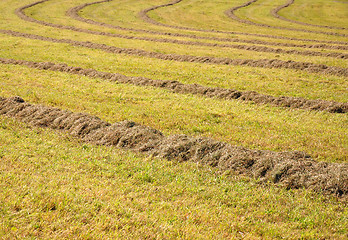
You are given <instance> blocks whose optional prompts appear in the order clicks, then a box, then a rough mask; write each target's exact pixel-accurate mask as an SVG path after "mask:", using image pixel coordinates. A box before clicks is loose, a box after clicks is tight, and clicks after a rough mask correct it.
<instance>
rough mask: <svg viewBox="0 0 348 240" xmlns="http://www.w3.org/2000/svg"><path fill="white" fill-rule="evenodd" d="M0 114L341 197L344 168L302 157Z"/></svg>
mask: <svg viewBox="0 0 348 240" xmlns="http://www.w3.org/2000/svg"><path fill="white" fill-rule="evenodd" d="M0 114H2V115H5V116H8V117H13V118H15V119H17V120H19V121H23V122H25V123H28V124H30V125H32V126H38V127H48V128H52V129H59V130H63V131H65V132H67V133H69V134H71V135H73V136H76V137H79V138H81V139H82V140H83V141H86V142H89V143H93V144H102V145H109V146H116V147H119V148H125V149H131V150H134V151H138V152H142V153H146V154H150V155H152V156H158V157H161V158H165V159H168V160H176V161H193V162H199V163H202V164H207V165H210V166H214V167H217V168H218V169H220V170H222V171H226V170H228V171H232V172H233V173H235V174H243V175H245V176H249V177H252V178H257V179H260V180H261V181H269V182H273V183H275V184H279V185H281V186H283V187H285V188H287V189H298V188H308V189H312V190H313V191H317V192H322V193H324V194H334V195H337V196H342V197H346V196H347V194H348V164H347V163H325V162H316V161H314V160H313V159H312V158H310V157H309V156H308V155H306V154H305V153H303V152H296V151H294V152H272V151H262V150H250V149H246V148H243V147H238V146H232V145H229V144H226V143H223V142H219V141H215V140H211V139H208V138H194V137H190V136H187V135H172V136H168V137H167V136H164V135H163V134H162V133H161V132H160V131H158V130H156V129H153V128H150V127H147V126H142V125H139V124H137V123H134V122H131V121H123V122H118V123H114V124H110V123H107V122H105V121H103V120H101V119H99V118H98V117H95V116H91V115H88V114H83V113H73V112H70V111H66V110H60V109H58V108H53V107H47V106H42V105H32V104H29V103H26V102H25V101H24V100H23V99H22V98H20V97H12V98H2V97H0Z"/></svg>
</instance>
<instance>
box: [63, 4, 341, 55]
mask: <svg viewBox="0 0 348 240" xmlns="http://www.w3.org/2000/svg"><path fill="white" fill-rule="evenodd" d="M111 1H112V0H103V1H98V2H91V3H84V4H82V5H79V6H76V7H73V8H70V9H69V10H68V11H67V12H66V14H67V16H69V17H71V18H73V19H75V20H78V21H81V22H85V23H88V24H93V25H97V26H102V27H108V28H112V29H118V30H123V31H133V32H142V33H146V34H153V35H162V36H173V37H185V38H191V39H205V40H214V41H218V42H239V43H250V44H261V45H270V46H282V47H298V48H322V49H339V50H348V47H347V46H340V45H327V44H314V45H309V44H308V45H307V44H294V43H281V42H268V41H262V40H258V39H251V40H247V39H235V38H233V39H232V38H219V37H203V36H197V35H189V34H182V33H171V32H157V31H152V30H146V29H137V28H125V27H121V26H117V25H112V24H108V23H104V22H98V21H95V20H92V19H87V18H83V17H81V16H80V15H79V11H81V10H82V9H84V8H86V7H88V6H92V5H96V4H101V3H106V2H111ZM163 41H165V40H163ZM171 42H174V43H176V42H177V41H175V40H174V41H171ZM182 42H183V41H182ZM190 43H191V42H190ZM183 44H184V42H183ZM194 44H195V43H194ZM213 45H214V46H217V45H218V44H213ZM222 46H224V44H222V45H221V47H222ZM226 46H228V45H226ZM237 46H238V45H237ZM276 50H278V49H276Z"/></svg>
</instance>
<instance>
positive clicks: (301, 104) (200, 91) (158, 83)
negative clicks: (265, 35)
mask: <svg viewBox="0 0 348 240" xmlns="http://www.w3.org/2000/svg"><path fill="white" fill-rule="evenodd" d="M0 63H1V64H12V65H23V66H27V67H30V68H36V69H43V70H51V71H59V72H67V73H72V74H78V75H83V76H87V77H91V78H102V79H104V80H109V81H116V82H118V83H125V84H133V85H137V86H151V87H159V88H164V89H168V90H170V91H172V92H175V93H184V94H186V93H189V94H196V95H202V96H204V97H216V98H220V99H226V100H235V99H238V100H241V101H252V102H254V103H258V104H271V105H273V106H278V107H289V108H298V109H307V110H317V111H327V112H331V113H347V112H348V103H340V102H333V101H325V100H309V99H304V98H299V97H285V96H282V97H274V96H271V95H265V94H261V93H257V92H255V91H244V92H242V91H238V90H234V89H224V88H212V87H206V86H202V85H199V84H183V83H180V82H178V81H170V80H154V79H149V78H144V77H127V76H125V75H122V74H117V73H108V72H101V71H97V70H94V69H83V68H81V67H72V66H68V65H66V64H55V63H50V62H30V61H25V60H14V59H5V58H0Z"/></svg>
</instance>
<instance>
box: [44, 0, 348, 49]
mask: <svg viewBox="0 0 348 240" xmlns="http://www.w3.org/2000/svg"><path fill="white" fill-rule="evenodd" d="M45 1H48V0H45ZM254 1H255V0H254ZM180 2H182V0H174V1H172V2H170V3H167V4H162V5H157V6H153V7H150V8H147V9H144V10H142V11H140V12H139V14H138V16H139V17H140V18H141V19H143V20H144V21H145V22H148V23H151V24H154V25H158V26H163V27H168V28H174V29H182V30H190V31H197V32H211V33H226V34H237V35H238V34H239V35H247V36H256V37H266V38H274V39H286V40H294V41H309V42H319V43H329V44H343V45H347V44H348V43H347V42H341V41H321V40H315V39H302V38H290V37H283V36H274V35H265V34H256V33H247V32H228V31H219V30H212V29H197V28H190V27H182V26H175V25H169V24H164V23H161V22H157V21H155V20H153V19H152V18H150V17H149V16H148V15H147V14H148V13H149V12H150V11H153V10H156V9H159V8H163V7H168V6H172V5H175V4H178V3H180ZM232 9H233V8H232ZM232 9H229V10H227V11H226V12H225V13H226V15H229V14H230V13H229V12H230V11H231V10H232ZM334 35H336V34H334Z"/></svg>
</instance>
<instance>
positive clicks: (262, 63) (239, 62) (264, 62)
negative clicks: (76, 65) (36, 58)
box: [0, 29, 348, 77]
mask: <svg viewBox="0 0 348 240" xmlns="http://www.w3.org/2000/svg"><path fill="white" fill-rule="evenodd" d="M0 33H3V34H8V35H11V36H16V37H24V38H29V39H38V40H42V41H49V42H55V43H68V44H71V45H73V46H78V47H86V48H91V49H100V50H103V51H106V52H110V53H115V54H127V55H133V56H142V57H150V58H157V59H162V60H168V61H178V62H197V63H205V64H221V65H234V66H250V67H261V68H288V69H298V70H306V71H308V72H314V73H324V74H329V75H337V76H345V77H347V76H348V69H347V68H340V67H331V66H326V65H323V64H321V65H318V64H313V63H308V62H295V61H286V62H285V61H282V60H278V59H261V60H252V59H229V58H215V57H196V56H189V55H176V54H162V53H158V52H148V51H144V50H141V49H127V48H118V47H113V46H108V45H105V44H97V43H92V42H82V41H74V40H71V39H56V38H50V37H43V36H39V35H34V34H24V33H21V32H15V31H11V30H1V29H0Z"/></svg>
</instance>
